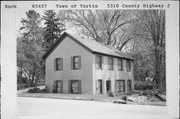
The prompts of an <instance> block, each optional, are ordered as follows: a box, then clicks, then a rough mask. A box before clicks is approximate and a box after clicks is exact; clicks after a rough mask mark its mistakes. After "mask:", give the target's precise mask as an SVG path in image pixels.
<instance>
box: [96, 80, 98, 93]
mask: <svg viewBox="0 0 180 119" xmlns="http://www.w3.org/2000/svg"><path fill="white" fill-rule="evenodd" d="M96 94H98V80H96Z"/></svg>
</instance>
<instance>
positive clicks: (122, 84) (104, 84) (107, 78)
mask: <svg viewBox="0 0 180 119" xmlns="http://www.w3.org/2000/svg"><path fill="white" fill-rule="evenodd" d="M133 84H134V75H133V62H132V60H128V59H124V58H116V57H110V56H105V55H99V54H93V85H94V87H93V89H94V94H99V93H103V94H105V93H107V92H108V91H112V92H113V93H127V92H129V91H131V90H133V89H134V85H133Z"/></svg>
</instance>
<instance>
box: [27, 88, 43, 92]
mask: <svg viewBox="0 0 180 119" xmlns="http://www.w3.org/2000/svg"><path fill="white" fill-rule="evenodd" d="M40 92H41V90H40V88H37V87H35V88H32V89H29V90H28V93H40Z"/></svg>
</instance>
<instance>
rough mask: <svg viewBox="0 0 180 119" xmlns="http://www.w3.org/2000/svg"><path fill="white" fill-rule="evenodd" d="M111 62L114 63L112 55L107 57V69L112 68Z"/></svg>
mask: <svg viewBox="0 0 180 119" xmlns="http://www.w3.org/2000/svg"><path fill="white" fill-rule="evenodd" d="M113 64H114V62H113V58H112V57H109V58H108V69H109V70H113Z"/></svg>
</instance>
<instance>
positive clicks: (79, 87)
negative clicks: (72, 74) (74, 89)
mask: <svg viewBox="0 0 180 119" xmlns="http://www.w3.org/2000/svg"><path fill="white" fill-rule="evenodd" d="M78 83H79V85H78V92H79V93H81V80H79V81H78Z"/></svg>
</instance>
